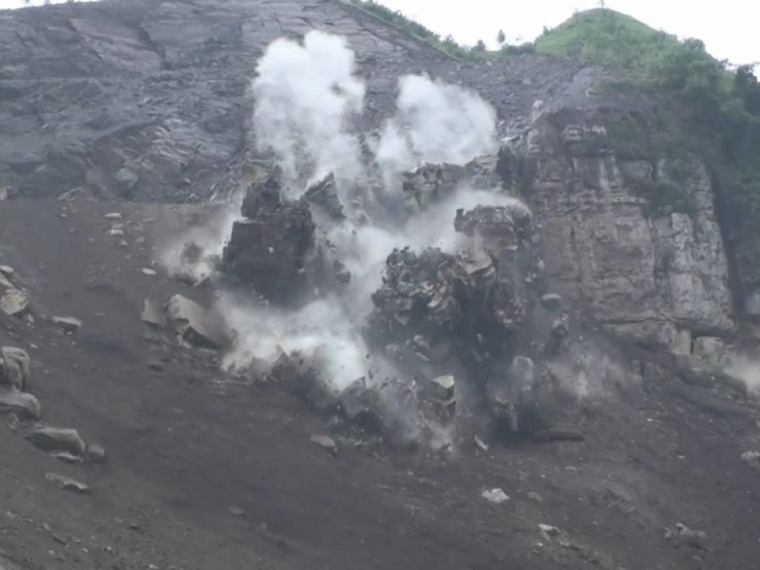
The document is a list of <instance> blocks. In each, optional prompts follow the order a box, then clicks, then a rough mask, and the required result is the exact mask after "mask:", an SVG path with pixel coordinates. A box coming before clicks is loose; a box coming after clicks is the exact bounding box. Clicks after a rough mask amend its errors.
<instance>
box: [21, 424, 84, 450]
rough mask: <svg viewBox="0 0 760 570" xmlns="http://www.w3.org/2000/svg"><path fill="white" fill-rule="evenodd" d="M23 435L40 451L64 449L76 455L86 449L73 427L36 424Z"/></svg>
mask: <svg viewBox="0 0 760 570" xmlns="http://www.w3.org/2000/svg"><path fill="white" fill-rule="evenodd" d="M24 437H26V439H27V440H29V442H31V444H32V445H34V446H35V447H37V448H39V449H41V450H42V451H47V452H59V451H64V452H68V453H71V454H73V455H76V456H82V455H84V453H85V451H86V450H87V446H86V445H85V443H84V440H83V439H82V438H81V437H80V436H79V432H78V431H77V430H75V429H66V428H55V427H50V426H46V425H43V424H37V425H34V426H32V427H31V428H30V429H29V430H28V431H27V432H26V433H25V434H24Z"/></svg>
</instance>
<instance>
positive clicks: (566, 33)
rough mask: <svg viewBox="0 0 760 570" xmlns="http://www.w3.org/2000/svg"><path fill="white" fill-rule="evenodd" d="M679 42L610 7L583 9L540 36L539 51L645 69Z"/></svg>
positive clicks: (616, 65)
mask: <svg viewBox="0 0 760 570" xmlns="http://www.w3.org/2000/svg"><path fill="white" fill-rule="evenodd" d="M678 45H679V41H678V39H677V38H676V37H675V36H672V35H670V34H667V33H665V32H661V31H657V30H655V29H653V28H650V27H649V26H647V25H646V24H644V23H642V22H639V21H638V20H636V19H635V18H632V17H630V16H628V15H626V14H621V13H620V12H615V11H614V10H609V9H606V8H597V9H594V10H587V11H585V12H579V13H577V14H575V15H574V16H572V17H571V18H570V19H568V20H566V21H565V22H564V23H562V24H560V25H559V26H557V27H556V28H554V29H553V30H551V31H549V30H547V31H546V32H544V34H543V35H542V36H541V37H539V38H538V39H537V40H536V51H537V52H538V53H544V54H548V55H554V56H558V57H572V58H579V59H581V60H583V61H585V62H586V63H591V64H600V65H608V66H615V67H623V68H626V69H643V68H645V67H647V66H649V65H651V64H652V63H653V62H654V61H655V60H657V59H658V58H660V57H661V56H662V54H663V52H665V51H667V50H669V49H673V48H674V47H676V46H678Z"/></svg>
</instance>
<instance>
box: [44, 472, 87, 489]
mask: <svg viewBox="0 0 760 570" xmlns="http://www.w3.org/2000/svg"><path fill="white" fill-rule="evenodd" d="M45 479H47V480H48V481H51V482H53V483H57V484H58V485H59V486H60V488H61V489H63V490H65V491H72V492H74V493H80V494H87V493H89V492H90V488H89V487H88V486H87V485H85V484H84V483H82V482H81V481H77V480H76V479H71V478H70V477H64V476H63V475H58V474H57V473H47V474H45Z"/></svg>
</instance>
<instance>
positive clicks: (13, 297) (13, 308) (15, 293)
mask: <svg viewBox="0 0 760 570" xmlns="http://www.w3.org/2000/svg"><path fill="white" fill-rule="evenodd" d="M28 308H29V297H27V296H26V294H25V293H22V292H21V291H19V290H18V289H13V288H11V289H8V290H6V291H5V292H4V293H3V294H2V296H0V311H3V312H4V313H5V314H6V315H10V316H16V315H21V314H23V313H24V312H25V311H26V310H27V309H28Z"/></svg>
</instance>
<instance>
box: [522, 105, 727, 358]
mask: <svg viewBox="0 0 760 570" xmlns="http://www.w3.org/2000/svg"><path fill="white" fill-rule="evenodd" d="M634 116H635V114H634V115H631V114H630V112H629V111H628V110H626V109H625V108H621V107H614V106H605V105H600V106H596V105H586V107H585V108H580V107H572V108H567V107H560V108H558V109H555V110H553V111H550V112H548V113H546V114H544V115H543V116H542V117H541V118H539V119H538V121H537V122H536V123H535V124H534V125H533V127H532V128H531V130H530V131H529V132H528V133H527V136H526V137H525V153H526V156H527V157H528V158H529V159H530V160H531V161H533V162H534V164H535V166H534V176H533V179H532V181H531V185H530V188H529V189H528V190H527V191H526V194H527V195H528V199H529V201H530V203H531V206H532V208H533V209H534V213H535V214H536V216H537V218H538V220H539V221H540V223H541V224H542V225H543V228H542V235H543V240H544V255H545V262H546V265H547V270H548V276H549V279H550V281H551V282H552V284H553V287H554V288H555V289H557V290H559V291H560V292H562V293H563V294H564V295H565V296H566V297H567V298H569V299H573V300H575V302H576V304H577V306H578V307H579V311H580V312H581V313H583V315H581V316H591V317H592V318H593V319H594V320H595V321H596V322H597V323H599V324H601V325H603V326H604V327H606V328H608V329H610V330H612V331H615V332H617V333H621V334H623V335H624V336H626V337H629V338H632V339H635V340H637V341H642V342H647V343H656V344H658V345H666V346H673V345H674V344H675V339H676V335H677V332H678V330H679V329H686V330H689V331H695V332H702V333H704V332H715V331H717V332H726V331H729V330H731V329H732V327H733V318H732V300H731V293H730V289H729V273H728V261H727V257H726V253H725V249H724V247H723V241H722V237H721V231H720V227H719V225H718V221H717V219H716V215H715V207H714V195H713V191H712V188H711V176H710V174H709V171H708V168H707V166H706V165H705V163H704V160H703V159H702V157H701V156H700V155H699V154H698V153H696V152H690V151H688V150H683V149H678V147H676V150H679V152H674V149H673V148H667V147H663V148H657V147H656V145H647V146H645V147H642V148H641V149H639V150H640V151H641V152H640V154H638V155H637V154H636V153H635V152H634V153H631V152H630V149H627V148H626V147H624V146H623V145H630V143H631V138H632V137H634V136H635V135H636V134H637V133H636V132H634V131H633V130H632V129H631V130H625V129H622V130H621V128H620V123H621V122H625V121H636V119H634V118H633V117H634ZM648 128H649V127H648V126H646V125H643V126H641V127H640V129H644V131H645V133H644V134H647V135H656V134H657V131H654V132H652V131H651V130H650V131H647V129H648ZM639 134H640V133H639ZM621 138H622V140H621ZM627 150H628V152H626V151H627Z"/></svg>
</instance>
